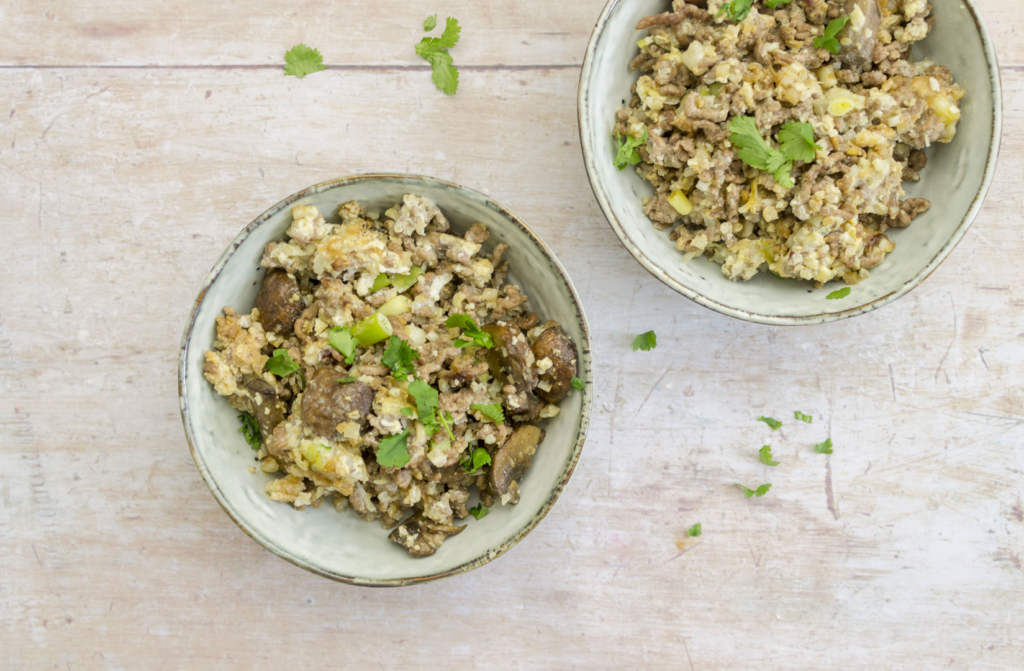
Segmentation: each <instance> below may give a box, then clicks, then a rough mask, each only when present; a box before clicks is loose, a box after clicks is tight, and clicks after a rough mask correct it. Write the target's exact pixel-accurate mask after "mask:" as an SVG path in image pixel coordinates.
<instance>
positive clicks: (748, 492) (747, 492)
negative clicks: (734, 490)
mask: <svg viewBox="0 0 1024 671" xmlns="http://www.w3.org/2000/svg"><path fill="white" fill-rule="evenodd" d="M736 486H737V487H739V488H740V489H742V490H743V495H744V496H746V497H747V498H748V499H749V498H750V497H752V496H756V497H758V498H760V497H762V496H764V495H765V494H767V493H768V490H769V489H771V488H772V486H771V485H767V484H766V485H761V486H760V487H758V488H757V489H748V488H747V487H744V486H743V485H741V484H740V483H738V482H737V483H736Z"/></svg>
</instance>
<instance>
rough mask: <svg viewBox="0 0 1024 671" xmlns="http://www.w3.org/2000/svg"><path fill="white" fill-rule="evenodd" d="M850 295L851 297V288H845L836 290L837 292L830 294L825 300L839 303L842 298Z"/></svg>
mask: <svg viewBox="0 0 1024 671" xmlns="http://www.w3.org/2000/svg"><path fill="white" fill-rule="evenodd" d="M849 295H850V287H843V288H842V289H836V290H835V291H833V292H832V293H830V294H829V295H828V296H825V300H827V301H837V300H839V299H840V298H846V297H847V296H849Z"/></svg>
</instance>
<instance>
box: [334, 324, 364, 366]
mask: <svg viewBox="0 0 1024 671" xmlns="http://www.w3.org/2000/svg"><path fill="white" fill-rule="evenodd" d="M358 343H359V341H358V340H356V339H355V338H354V337H353V336H352V331H350V330H349V328H348V327H347V326H335V327H334V328H332V329H331V330H330V331H329V332H328V333H327V344H328V345H330V346H331V347H333V348H334V349H336V350H338V353H339V354H341V355H342V356H343V357H345V363H347V364H348V365H350V366H351V365H352V362H353V361H355V356H356V345H357V344H358Z"/></svg>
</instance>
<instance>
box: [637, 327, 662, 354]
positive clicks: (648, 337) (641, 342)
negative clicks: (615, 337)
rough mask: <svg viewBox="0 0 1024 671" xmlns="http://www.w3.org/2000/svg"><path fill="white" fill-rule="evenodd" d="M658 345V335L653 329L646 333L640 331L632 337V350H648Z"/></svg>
mask: <svg viewBox="0 0 1024 671" xmlns="http://www.w3.org/2000/svg"><path fill="white" fill-rule="evenodd" d="M657 346H658V336H657V335H656V334H655V333H654V331H648V332H647V333H641V334H640V335H638V336H637V337H635V338H633V351H634V352H635V351H637V350H643V351H645V352H650V351H651V350H652V349H654V348H655V347H657Z"/></svg>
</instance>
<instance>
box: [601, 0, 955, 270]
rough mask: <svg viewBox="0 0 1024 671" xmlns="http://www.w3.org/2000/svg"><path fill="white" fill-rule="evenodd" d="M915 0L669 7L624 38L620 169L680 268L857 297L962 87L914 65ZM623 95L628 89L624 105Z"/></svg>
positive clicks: (889, 244)
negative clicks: (771, 278) (628, 40)
mask: <svg viewBox="0 0 1024 671" xmlns="http://www.w3.org/2000/svg"><path fill="white" fill-rule="evenodd" d="M931 10H932V7H931V5H929V4H928V3H927V2H926V1H925V0H828V1H826V0H764V1H761V0H759V1H756V2H755V1H753V0H731V2H722V1H721V0H674V1H673V2H672V4H671V10H670V11H667V12H665V13H663V14H657V15H654V16H648V17H646V18H644V19H643V20H641V21H640V23H639V24H638V25H637V26H636V27H637V29H638V30H645V31H646V35H645V36H644V37H643V38H642V39H641V40H640V41H639V46H640V54H639V55H638V56H637V57H636V58H635V59H634V60H633V61H632V63H630V68H631V69H633V70H636V71H638V72H639V79H638V81H637V82H636V84H635V85H634V87H633V89H632V97H631V98H629V99H628V101H625V102H626V106H625V107H624V108H623V109H620V110H619V111H618V112H617V117H616V120H615V122H616V123H615V126H614V131H613V135H614V136H615V138H617V142H618V147H619V152H618V156H617V157H616V165H618V167H619V168H620V169H625V168H626V167H627V166H636V168H635V169H636V171H637V173H638V174H639V175H640V177H641V178H643V179H644V180H646V181H647V182H650V184H651V185H653V187H654V195H653V196H651V197H649V198H647V199H645V201H644V202H643V203H642V205H643V208H644V212H645V213H646V215H647V216H648V217H649V218H650V219H651V221H652V222H653V224H654V226H655V227H656V228H658V229H659V230H670V233H669V238H670V239H671V240H672V241H673V242H674V243H675V246H676V248H677V249H678V250H679V251H680V252H681V255H682V259H683V260H684V261H689V260H690V259H692V258H694V257H696V256H698V255H703V256H706V257H707V258H709V259H710V260H712V261H713V262H715V263H718V264H720V265H721V269H722V273H723V274H724V275H725V276H726V277H727V278H729V279H730V280H749V279H751V278H752V277H754V276H755V275H756V274H757V273H758V272H764V271H767V272H770V273H772V274H774V275H776V276H778V277H782V278H793V279H801V280H809V281H812V282H814V283H815V285H816V286H817V287H821V286H822V285H823V284H824V283H826V282H829V281H830V280H843V281H845V282H846V283H847V284H851V285H852V284H857V283H858V282H861V281H862V280H864V279H866V278H867V277H868V276H869V274H870V270H871V269H872V268H874V267H876V266H878V265H879V264H880V263H882V261H883V260H884V258H885V256H886V255H887V254H889V253H890V252H892V251H893V249H894V248H895V245H894V243H893V241H891V240H890V239H889V237H888V236H887V235H886V232H887V231H889V229H892V228H903V227H907V226H909V225H910V224H911V222H912V221H913V220H914V218H915V217H916V216H917V215H919V214H921V213H922V212H924V211H926V210H927V209H928V208H929V206H930V203H929V202H928V201H927V200H924V199H921V198H907V197H905V196H906V193H905V192H904V189H903V186H904V183H905V182H916V181H918V180H919V179H920V173H921V171H922V170H923V169H924V168H925V164H926V163H927V156H926V153H925V150H926V149H927V148H928V147H930V146H931V145H932V144H934V143H944V142H950V141H951V140H952V139H953V137H954V135H955V134H956V127H957V122H958V121H959V120H960V108H959V103H960V100H961V98H962V97H963V95H964V90H963V89H962V88H961V87H960V86H958V85H957V84H956V83H955V82H954V80H953V76H952V74H951V73H950V71H949V69H948V68H946V67H944V66H943V65H940V64H937V63H933V62H931V61H914V60H913V59H912V57H911V47H912V46H913V45H914V44H915V43H916V42H918V41H920V40H923V39H925V37H927V35H928V32H929V31H930V30H931V27H932V23H933V21H934V17H932V16H931ZM623 93H625V91H624V92H623Z"/></svg>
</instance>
